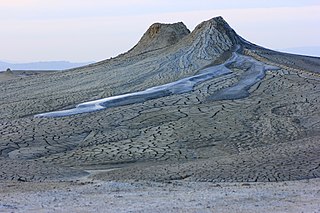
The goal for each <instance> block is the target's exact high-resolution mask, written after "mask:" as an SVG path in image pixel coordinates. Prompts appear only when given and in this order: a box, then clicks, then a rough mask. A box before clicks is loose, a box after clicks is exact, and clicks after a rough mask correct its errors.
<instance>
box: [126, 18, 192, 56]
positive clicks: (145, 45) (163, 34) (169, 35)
mask: <svg viewBox="0 0 320 213" xmlns="http://www.w3.org/2000/svg"><path fill="white" fill-rule="evenodd" d="M188 34H190V30H189V29H188V28H187V27H186V25H184V24H183V23H182V22H178V23H174V24H162V23H154V24H152V25H151V26H150V27H149V29H148V30H147V31H146V32H145V33H144V35H143V36H142V38H141V39H140V41H139V42H138V44H137V45H135V46H134V47H133V48H132V49H131V50H130V51H129V53H131V54H141V53H145V52H150V51H153V50H158V49H162V48H165V47H168V46H171V45H173V44H176V43H177V42H179V41H180V40H181V39H182V38H183V37H185V36H187V35H188Z"/></svg>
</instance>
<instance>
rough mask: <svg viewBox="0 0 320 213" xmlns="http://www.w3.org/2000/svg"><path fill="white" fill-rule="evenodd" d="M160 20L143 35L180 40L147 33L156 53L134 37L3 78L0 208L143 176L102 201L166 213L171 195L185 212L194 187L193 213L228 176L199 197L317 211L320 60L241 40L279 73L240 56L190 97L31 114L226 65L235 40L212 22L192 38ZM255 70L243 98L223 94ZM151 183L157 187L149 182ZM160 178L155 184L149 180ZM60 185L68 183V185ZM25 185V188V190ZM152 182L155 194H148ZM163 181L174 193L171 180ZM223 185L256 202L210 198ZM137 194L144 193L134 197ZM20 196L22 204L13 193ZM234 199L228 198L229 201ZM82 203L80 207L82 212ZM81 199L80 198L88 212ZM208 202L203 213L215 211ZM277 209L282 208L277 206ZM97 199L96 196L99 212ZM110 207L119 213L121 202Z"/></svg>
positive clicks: (255, 56)
mask: <svg viewBox="0 0 320 213" xmlns="http://www.w3.org/2000/svg"><path fill="white" fill-rule="evenodd" d="M159 26H160V28H161V27H165V28H166V29H165V30H159V29H157V30H156V31H154V30H152V29H150V30H149V31H147V34H145V35H144V36H145V37H144V38H145V39H146V38H148V32H150V33H151V32H152V33H155V32H159V33H161V32H164V33H165V35H169V36H170V35H171V34H172V33H173V34H176V35H177V37H176V38H177V39H176V40H175V39H173V40H172V41H171V40H170V41H168V40H165V42H164V43H163V45H162V44H161V36H160V37H157V36H156V38H157V40H156V44H157V46H158V47H159V48H157V49H152V48H151V47H148V45H149V44H153V43H154V42H149V41H148V40H143V43H142V44H141V45H142V46H141V45H140V46H139V48H138V50H135V48H133V49H132V50H130V51H129V52H128V53H126V54H123V55H120V56H118V57H116V58H114V59H110V60H106V61H103V62H99V63H96V64H93V65H89V66H86V67H82V68H78V69H73V70H69V71H64V72H59V73H48V74H45V75H34V76H27V77H23V78H12V76H11V77H10V76H9V77H8V76H7V75H6V77H3V78H2V77H1V75H0V78H2V80H0V106H1V107H0V166H1V170H0V183H1V184H3V187H1V190H0V195H1V201H0V211H1V210H3V209H4V210H5V211H11V210H12V209H13V210H14V211H24V210H27V211H38V210H39V211H42V210H44V209H45V208H46V206H45V203H50V204H48V206H47V207H48V208H56V210H57V211H60V210H62V209H61V208H62V207H61V208H60V207H59V206H58V207H56V206H55V205H59V203H58V204H56V203H55V202H51V201H50V202H49V200H48V199H49V198H50V197H51V198H52V196H51V194H50V193H51V192H52V191H50V190H51V188H50V187H51V186H52V184H53V185H54V187H58V189H57V190H58V191H57V193H58V194H59V193H60V195H61V196H60V197H57V200H59V199H61V198H64V197H68V195H70V196H71V197H70V198H69V197H68V198H67V199H66V200H61V203H62V205H63V203H64V202H67V201H69V200H68V199H77V197H76V195H78V194H80V195H81V193H84V194H86V193H89V192H90V193H92V194H93V195H92V196H93V197H91V195H90V196H89V194H90V193H89V194H86V195H85V197H86V199H87V198H88V199H89V200H90V199H94V198H95V196H98V199H111V198H110V196H112V195H115V194H114V193H110V194H108V195H106V194H103V193H102V192H101V191H100V192H99V191H98V193H97V194H95V192H93V191H92V190H94V188H95V186H96V185H94V184H96V183H99V184H102V186H103V187H107V188H108V187H111V188H112V187H113V186H112V184H113V183H114V182H113V181H116V183H117V184H120V185H121V184H124V185H123V187H124V189H125V188H126V187H127V185H126V184H127V183H133V184H135V182H132V181H142V180H143V181H145V182H143V184H142V185H143V187H146V189H143V190H142V191H140V190H141V189H136V188H134V189H131V188H130V187H131V186H130V187H129V188H130V190H132V191H133V194H132V196H131V195H130V193H131V191H130V190H129V192H126V193H128V194H126V196H127V195H130V196H131V197H130V199H131V200H130V199H128V200H126V201H123V202H120V201H119V202H117V201H118V197H114V198H112V199H111V200H114V201H115V200H117V201H115V205H120V204H121V205H122V204H126V205H130V204H128V202H131V201H132V202H133V203H134V202H136V203H135V204H132V205H136V206H135V207H134V210H135V211H140V210H141V211H142V210H144V211H148V210H150V209H146V207H143V208H142V207H141V208H140V207H139V206H140V205H141V202H142V201H143V199H147V197H148V196H147V195H150V194H151V195H152V196H153V197H152V196H151V197H150V199H151V200H150V208H152V209H157V208H159V209H160V210H159V211H162V210H163V211H166V210H170V211H175V209H174V208H175V204H174V202H175V201H177V202H178V203H179V204H177V205H178V206H177V210H186V209H187V208H189V206H185V207H184V206H183V203H184V204H186V203H187V202H189V201H188V200H187V198H186V197H185V196H186V195H185V193H191V194H192V193H194V196H198V197H197V198H195V200H196V201H195V202H193V201H192V202H191V201H190V202H191V204H190V205H191V206H190V208H191V209H190V211H197V210H198V207H197V205H198V204H197V203H200V204H199V208H200V210H204V208H205V206H206V205H207V204H206V203H203V202H200V198H201V196H200V195H201V192H202V191H203V189H204V188H206V187H207V186H208V187H209V186H214V185H211V184H220V183H223V182H228V183H232V184H234V185H228V184H227V185H225V186H226V188H224V187H222V188H221V189H220V188H219V190H218V191H215V190H213V191H208V194H207V195H208V196H209V197H210V196H211V193H213V195H212V196H213V197H211V198H212V200H214V201H215V200H217V199H218V201H219V202H220V203H219V202H218V204H217V205H218V206H219V205H220V206H219V208H220V209H222V207H223V206H224V205H225V202H228V203H231V204H230V205H231V207H230V208H231V209H230V211H233V210H236V209H237V208H240V209H241V208H243V209H241V211H242V210H243V212H246V211H245V210H247V209H246V208H247V207H248V208H249V207H252V208H253V209H257V210H258V211H259V212H260V210H263V208H262V207H261V208H260V204H261V203H262V202H263V201H262V200H263V199H264V198H266V199H267V201H265V200H264V201H265V204H264V205H266V206H264V207H265V209H266V210H275V211H284V212H285V211H287V212H290V210H294V211H300V210H301V209H308V210H310V209H312V210H314V211H319V208H318V206H317V205H316V204H314V203H319V202H317V201H318V200H319V192H315V191H314V190H315V189H313V187H314V188H316V187H318V185H319V182H318V179H316V178H319V177H320V155H319V151H320V150H319V149H320V146H319V145H320V144H319V143H320V140H319V139H320V134H319V132H320V131H319V130H320V110H319V101H320V96H319V92H320V76H319V74H318V69H319V68H318V64H319V63H320V58H314V57H313V58H310V57H304V56H292V55H288V54H281V53H275V52H273V51H270V50H266V49H263V48H259V47H256V46H254V45H249V44H247V43H245V44H241V50H240V51H239V52H240V53H241V54H243V55H246V56H248V57H249V58H251V59H252V60H253V59H254V60H257V61H259V63H263V64H265V65H266V66H267V65H270V66H276V67H279V68H280V69H278V70H264V71H266V72H265V73H263V74H264V75H260V74H261V73H260V71H261V70H259V69H260V68H261V67H260V68H259V69H256V70H255V67H254V66H253V65H252V64H250V60H249V61H246V62H244V63H242V64H241V65H240V66H232V65H230V66H229V69H230V70H232V72H230V73H228V74H225V75H222V76H218V77H216V78H213V79H210V80H207V81H205V82H202V83H200V84H198V85H196V86H195V87H194V88H193V90H192V91H190V92H187V93H183V94H173V95H170V96H166V97H159V98H157V99H153V100H146V101H145V102H141V103H133V104H130V105H124V106H118V107H114V108H108V109H105V110H100V111H96V112H92V113H84V114H77V115H72V116H66V117H59V118H41V117H40V118H39V117H34V116H35V115H37V114H40V113H45V112H52V111H59V110H66V109H71V108H74V107H75V105H76V104H79V103H83V102H87V101H91V100H97V99H101V98H105V97H110V96H114V95H121V94H126V93H131V92H137V91H143V90H146V89H148V88H151V87H155V86H159V85H164V84H167V83H170V82H174V81H177V80H179V79H182V78H187V77H190V76H194V75H196V74H198V72H199V71H200V70H202V69H203V68H206V67H209V66H213V65H216V64H221V63H223V62H224V61H225V60H227V59H228V58H229V57H230V55H231V53H232V51H234V48H235V46H236V45H239V39H238V38H237V37H235V32H234V31H233V30H232V29H231V28H229V27H228V26H227V24H226V23H225V22H224V21H223V20H222V19H221V18H216V19H213V20H210V21H207V22H203V23H202V24H200V25H199V26H198V27H197V28H196V29H195V30H194V31H193V32H191V33H190V34H188V31H187V30H186V29H185V28H184V26H183V25H181V24H176V25H173V26H171V25H163V26H162V25H156V28H158V27H159ZM177 30H178V31H179V30H182V31H181V32H176V31H177ZM151 37H154V36H150V38H151ZM167 45H169V46H167ZM140 47H143V48H147V49H148V48H149V49H148V50H149V51H148V52H141V51H142V50H143V48H140ZM213 47H214V48H213ZM135 51H137V52H135ZM293 62H294V63H293ZM252 73H254V74H255V75H256V73H258V75H257V76H258V77H257V78H255V79H257V81H255V82H254V83H253V84H250V86H247V85H245V86H244V87H243V90H241V92H243V93H242V94H245V95H239V94H236V95H235V96H232V97H231V98H230V97H229V95H230V94H229V92H230V88H233V87H235V86H237V85H243V84H244V83H243V82H246V81H245V80H246V79H247V78H248V76H251V74H252ZM261 76H262V77H261ZM225 91H227V92H228V94H227V95H225V93H224V92H225ZM232 92H234V91H232ZM221 94H222V95H221ZM232 95H234V93H232ZM110 169H113V170H110ZM89 170H96V171H98V172H95V173H94V174H92V175H91V176H90V178H91V179H90V181H89V182H91V181H94V183H93V184H85V186H82V185H73V184H74V183H75V182H57V181H70V180H73V181H75V180H80V179H81V178H86V177H87V175H88V172H87V171H89ZM106 170H108V171H106ZM309 179H310V183H307V182H306V181H307V180H309ZM311 179H313V180H311ZM154 181H156V182H154ZM176 181H178V182H179V183H181V184H182V186H181V188H179V189H178V191H177V192H176V193H177V197H181V199H182V200H181V202H180V201H179V200H175V199H173V200H171V201H170V202H169V201H168V200H166V197H165V195H168V197H169V198H170V196H173V195H174V194H172V193H169V194H165V193H164V192H161V187H162V185H161V184H165V183H168V184H169V182H176ZM288 181H289V182H288ZM203 182H206V183H203ZM208 182H214V183H208ZM256 182H257V183H256ZM10 183H13V186H12V187H13V188H15V187H16V186H19V187H18V188H16V191H12V192H8V191H6V190H8V188H7V187H8V185H10ZM241 183H252V184H253V185H250V186H253V187H252V188H251V187H249V188H250V189H247V188H245V189H243V188H241V187H242V185H241ZM16 184H18V185H16ZM37 184H40V185H39V187H40V186H43V188H46V187H49V188H47V189H45V190H44V191H43V190H42V188H41V189H40V188H37V187H35V191H34V192H31V191H32V187H34V186H37ZM110 184H111V185H110ZM148 184H151V185H152V184H154V185H152V186H150V188H148V187H149V186H148ZM157 184H159V186H161V187H160V188H156V186H157ZM206 184H207V185H206ZM239 184H240V185H239ZM286 184H288V185H286ZM129 185H130V184H129ZM20 186H21V187H22V188H20ZM62 186H63V187H64V186H66V187H67V186H68V187H69V186H70V187H71V191H68V190H67V189H63V187H62ZM121 186H122V185H121ZM278 186H279V187H280V188H281V187H282V188H281V189H283V190H284V195H286V196H287V197H290V198H292V199H293V201H294V202H293V203H290V204H289V203H288V202H290V201H286V200H284V201H283V200H282V201H283V202H282V201H281V200H280V201H279V202H280V204H279V203H277V202H276V201H273V200H272V199H276V200H277V198H279V196H280V197H281V196H282V195H279V194H276V193H277V192H275V191H276V190H277V189H275V188H273V187H278ZM24 187H27V188H28V187H29V188H28V189H27V192H24ZM59 187H60V188H59ZM61 187H62V188H61ZM154 187H155V190H156V191H155V192H153V191H152V189H153V188H154ZM163 187H164V190H167V189H168V190H169V191H170V190H172V186H167V185H166V186H164V185H163ZM166 187H167V188H166ZM189 187H191V188H190V190H191V191H190V190H189ZM192 187H194V188H192ZM239 187H240V188H239ZM259 187H262V188H263V190H267V192H266V193H267V195H266V197H264V195H263V194H259V193H260V192H259V190H258V189H259ZM20 189H21V191H19V190H20ZM120 189H121V190H122V188H121V187H120ZM173 189H174V187H173ZM193 189H194V191H192V190H193ZM28 190H29V191H28ZM30 190H31V191H30ZM66 190H67V191H66ZM90 190H91V191H90ZM135 190H136V191H135ZM144 190H146V191H144ZM224 190H226V191H228V193H231V192H232V190H235V191H236V192H237V193H238V191H237V190H240V191H239V193H240V194H241V196H247V195H246V193H249V194H250V193H253V195H252V196H253V197H259V199H260V200H253V201H252V202H251V203H252V205H251V204H250V200H248V199H249V198H248V197H247V198H246V199H245V200H244V202H246V203H248V205H249V206H241V205H240V203H241V202H242V198H241V196H240V194H237V193H235V194H233V196H231V197H230V199H226V201H224V198H223V199H222V198H221V197H220V198H219V196H220V194H221V193H222V192H224ZM230 190H231V192H230ZM242 190H244V191H242ZM250 190H251V191H250ZM295 190H296V191H295ZM49 191H50V192H49ZM140 192H141V193H142V197H139V196H138V197H137V198H134V197H135V196H136V195H137V193H140ZM26 193H27V194H30V199H31V198H34V197H35V196H39V197H41V198H39V202H38V201H37V202H36V203H35V204H34V205H27V204H25V205H26V206H27V207H25V206H24V203H26V202H27V199H29V198H28V197H26V196H25V195H26ZM41 193H42V194H41ZM52 193H53V192H52ZM54 193H55V192H54ZM135 193H136V194H135ZM157 193H160V195H161V196H162V197H161V199H163V200H162V201H161V202H163V203H165V202H167V201H168V205H167V207H168V209H165V208H166V206H165V205H164V204H163V203H161V202H160V200H159V202H160V203H157V202H158V201H155V200H152V199H156V197H157ZM163 193H164V194H163ZM215 193H218V194H215ZM243 193H244V194H243ZM268 193H269V194H268ZM285 193H288V194H285ZM297 194H299V196H298V195H297ZM7 195H8V196H9V197H7ZM284 195H283V196H284ZM10 196H11V198H12V200H11V201H12V202H11V201H10ZM88 196H89V197H88ZM105 196H107V198H106V197H105ZM115 196H117V195H115ZM120 196H123V195H120ZM192 196H193V195H192ZM214 196H218V197H214ZM239 196H240V197H239ZM21 197H26V198H25V199H26V201H17V202H16V201H15V199H20V198H21ZM271 197H273V198H271ZM51 198H50V199H51ZM120 198H121V197H120ZM81 199H82V198H81ZM81 199H79V200H78V201H77V200H74V202H71V201H70V202H71V204H70V205H69V206H70V209H71V210H75V211H76V210H77V209H73V208H76V205H78V204H79V203H80V202H81ZM134 199H137V200H134ZM268 199H269V200H268ZM120 200H121V199H120ZM192 200H193V199H192ZM212 200H211V201H210V202H211V204H212V202H213V201H212ZM233 201H236V202H235V204H234V205H233ZM14 202H16V203H14ZM59 202H60V201H59ZM126 202H127V203H126ZM210 202H209V203H210ZM253 203H254V204H253ZM257 203H258V204H257ZM20 204H21V205H20ZM51 204H52V205H51ZM211 204H210V205H211ZM238 204H239V205H240V207H239V205H238ZM79 205H80V204H79ZM84 205H85V204H81V205H80V206H81V207H83V208H84V209H86V207H85V206H84ZM90 205H91V204H90V203H88V208H87V209H89V208H90ZM106 205H107V204H106ZM108 205H111V204H110V203H108ZM210 205H209V204H208V206H209V211H210V209H214V207H212V206H211V207H212V208H211V207H210ZM250 205H251V206H250ZM254 205H258V206H254ZM269 205H270V206H269ZM278 205H279V206H278ZM282 205H284V206H287V207H288V208H287V209H282V207H280V206H282ZM104 206H105V204H102V203H100V207H101V208H102V207H104ZM262 206H263V205H262ZM293 206H294V207H295V208H293ZM11 207H12V208H11ZM29 207H30V208H29ZM93 207H94V206H93ZM100 207H96V208H98V210H99V208H100ZM224 207H225V206H224ZM291 207H292V208H291ZM309 207H310V208H309ZM32 208H35V209H32ZM94 208H95V207H94ZM219 208H218V209H219ZM273 208H275V209H273ZM317 208H318V209H317ZM226 209H227V208H226ZM113 210H114V211H117V210H119V211H120V210H121V211H125V209H121V207H120V206H115V208H114V209H113ZM294 211H291V212H294ZM227 212H228V211H227Z"/></svg>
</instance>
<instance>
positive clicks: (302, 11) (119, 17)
mask: <svg viewBox="0 0 320 213" xmlns="http://www.w3.org/2000/svg"><path fill="white" fill-rule="evenodd" d="M219 15H221V16H223V17H224V18H225V20H226V21H227V22H228V23H229V24H230V25H231V27H233V28H234V29H235V30H236V31H237V32H238V33H239V34H240V35H241V36H243V37H244V38H246V39H248V40H249V41H251V42H253V43H256V44H259V45H262V46H265V47H269V48H273V49H284V48H292V47H320V0H268V1H258V0H228V1H224V0H175V1H173V0H158V1H155V0H115V1H111V0H0V27H1V33H0V42H1V51H0V60H7V61H18V62H29V61H41V60H42V61H47V60H69V61H79V62H80V61H93V60H94V61H98V60H103V59H106V58H109V57H111V56H112V57H113V56H116V55H118V54H120V53H122V52H125V51H127V50H128V49H130V48H131V47H132V46H134V45H135V44H136V43H137V41H138V40H139V38H140V37H141V36H142V34H143V33H144V32H145V31H146V30H147V28H148V27H149V26H150V25H151V24H152V23H154V22H164V23H173V22H178V21H183V22H184V23H185V24H186V25H187V27H188V28H189V29H190V30H193V29H194V27H195V26H196V25H197V24H199V23H200V22H201V21H204V20H208V19H210V18H212V17H215V16H219Z"/></svg>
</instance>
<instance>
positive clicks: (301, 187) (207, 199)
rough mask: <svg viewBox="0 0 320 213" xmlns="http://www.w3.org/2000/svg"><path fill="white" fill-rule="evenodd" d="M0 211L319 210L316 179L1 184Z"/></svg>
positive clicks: (318, 190)
mask: <svg viewBox="0 0 320 213" xmlns="http://www.w3.org/2000/svg"><path fill="white" fill-rule="evenodd" d="M0 187H1V190H0V212H93V211H95V212H288V213H289V212H290V213H293V212H319V211H320V179H312V180H302V181H287V182H277V183H276V182H274V183H219V184H215V183H199V182H185V181H172V182H169V183H158V182H104V181H103V182H102V181H90V180H89V179H87V180H84V179H83V180H81V181H73V182H47V183H21V182H4V183H1V184H0Z"/></svg>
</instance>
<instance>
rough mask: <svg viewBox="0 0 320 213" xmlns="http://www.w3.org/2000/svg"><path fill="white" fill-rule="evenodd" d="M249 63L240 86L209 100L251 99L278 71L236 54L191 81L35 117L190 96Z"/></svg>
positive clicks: (191, 78)
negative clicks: (265, 79) (260, 84)
mask: <svg viewBox="0 0 320 213" xmlns="http://www.w3.org/2000/svg"><path fill="white" fill-rule="evenodd" d="M248 62H249V64H250V68H249V70H248V71H246V72H245V74H244V75H243V76H242V78H241V79H240V81H239V82H238V83H237V84H236V85H234V86H231V87H229V88H226V89H225V90H221V91H219V92H218V93H217V94H214V95H212V96H211V97H209V99H212V100H221V99H235V98H241V97H245V96H247V95H248V94H247V93H248V92H247V90H248V89H249V88H250V87H251V86H252V85H254V84H255V83H256V82H258V81H260V80H261V79H262V78H263V77H264V75H265V70H266V69H274V67H270V66H269V67H267V66H268V65H265V64H263V63H261V62H258V61H256V60H255V59H252V58H250V57H247V56H243V55H239V54H237V53H233V54H232V57H231V58H230V59H228V60H227V61H226V62H225V63H223V64H221V65H217V66H211V67H207V68H204V69H202V70H200V72H199V74H197V75H194V76H191V77H187V78H183V79H181V80H178V81H175V82H172V83H168V84H164V85H160V86H156V87H152V88H149V89H146V90H144V91H139V92H133V93H128V94H123V95H117V96H112V97H108V98H103V99H98V100H94V101H89V102H84V103H81V104H78V105H76V107H75V108H73V109H67V110H61V111H54V112H47V113H42V114H38V115H35V117H37V118H40V117H63V116H70V115H75V114H80V113H88V112H94V111H98V110H102V109H106V108H111V107H118V106H124V105H129V104H135V103H142V102H145V101H148V100H152V99H157V98H161V97H165V96H169V95H174V94H181V93H186V92H190V91H192V90H193V88H194V86H196V85H198V84H200V83H203V82H204V81H207V80H210V79H212V78H216V77H219V76H222V75H227V74H230V73H232V71H231V70H230V69H229V68H228V67H229V66H234V67H241V66H244V64H245V63H248Z"/></svg>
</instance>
